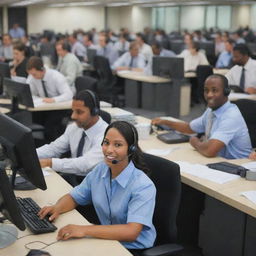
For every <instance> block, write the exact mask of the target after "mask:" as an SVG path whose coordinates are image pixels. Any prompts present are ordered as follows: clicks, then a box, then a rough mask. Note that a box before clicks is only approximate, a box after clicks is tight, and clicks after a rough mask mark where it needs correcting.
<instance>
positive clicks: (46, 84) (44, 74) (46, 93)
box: [27, 56, 73, 103]
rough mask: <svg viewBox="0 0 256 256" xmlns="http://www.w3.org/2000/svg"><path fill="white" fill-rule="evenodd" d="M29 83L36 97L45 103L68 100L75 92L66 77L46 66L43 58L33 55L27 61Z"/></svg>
mask: <svg viewBox="0 0 256 256" xmlns="http://www.w3.org/2000/svg"><path fill="white" fill-rule="evenodd" d="M27 72H28V73H29V76H28V78H27V83H28V84H29V85H30V90H31V93H32V95H33V98H34V99H42V101H43V102H45V103H53V102H61V101H68V100H71V99H72V96H73V93H72V91H71V89H70V87H69V85H68V83H67V80H66V78H65V77H64V76H63V75H62V74H61V73H60V72H58V71H57V70H53V69H49V68H45V67H44V65H43V61H42V59H41V58H39V57H36V56H33V57H31V58H30V59H29V61H28V63H27Z"/></svg>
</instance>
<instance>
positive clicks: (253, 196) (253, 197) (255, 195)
mask: <svg viewBox="0 0 256 256" xmlns="http://www.w3.org/2000/svg"><path fill="white" fill-rule="evenodd" d="M240 195H241V196H245V197H246V198H247V199H249V200H250V201H251V202H253V203H255V204H256V191H255V190H251V191H245V192H241V193H240Z"/></svg>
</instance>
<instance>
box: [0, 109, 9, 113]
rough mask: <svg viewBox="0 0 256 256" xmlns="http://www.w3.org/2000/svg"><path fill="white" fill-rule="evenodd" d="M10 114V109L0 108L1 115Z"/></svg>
mask: <svg viewBox="0 0 256 256" xmlns="http://www.w3.org/2000/svg"><path fill="white" fill-rule="evenodd" d="M9 112H10V109H8V108H2V107H0V113H2V114H7V113H9Z"/></svg>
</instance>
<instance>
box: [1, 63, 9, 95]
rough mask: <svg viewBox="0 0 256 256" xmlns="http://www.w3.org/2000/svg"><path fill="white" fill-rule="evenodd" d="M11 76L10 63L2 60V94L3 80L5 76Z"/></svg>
mask: <svg viewBox="0 0 256 256" xmlns="http://www.w3.org/2000/svg"><path fill="white" fill-rule="evenodd" d="M5 77H7V78H11V73H10V67H9V64H7V63H3V62H0V94H3V92H4V90H3V80H4V78H5Z"/></svg>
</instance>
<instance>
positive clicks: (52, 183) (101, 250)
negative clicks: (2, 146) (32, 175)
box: [0, 171, 131, 256]
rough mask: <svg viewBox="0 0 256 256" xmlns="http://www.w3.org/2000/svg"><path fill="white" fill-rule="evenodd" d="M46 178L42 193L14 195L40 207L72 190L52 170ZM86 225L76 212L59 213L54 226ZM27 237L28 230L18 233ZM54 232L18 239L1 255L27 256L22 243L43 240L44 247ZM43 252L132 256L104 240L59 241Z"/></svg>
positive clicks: (52, 240) (0, 253)
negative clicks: (34, 202) (27, 199)
mask: <svg viewBox="0 0 256 256" xmlns="http://www.w3.org/2000/svg"><path fill="white" fill-rule="evenodd" d="M50 174H51V175H49V176H46V177H45V179H46V182H47V187H48V189H47V190H46V191H41V190H39V189H37V190H34V191H33V192H31V191H19V192H16V195H17V196H20V197H32V198H33V199H34V200H35V201H36V202H37V203H38V204H39V205H40V206H44V205H47V204H54V203H55V202H56V201H57V199H59V198H60V197H61V196H62V195H64V194H66V193H68V192H69V191H70V190H71V186H70V185H69V184H68V183H67V182H65V181H64V180H63V179H62V178H61V177H60V176H59V175H58V174H56V173H55V172H54V171H50ZM71 223H73V224H79V225H83V224H85V225H86V224H88V222H87V220H86V219H85V218H84V217H83V216H82V215H80V214H79V213H78V212H77V211H76V210H73V211H71V212H68V213H65V214H62V215H61V216H60V217H59V218H58V219H57V220H56V222H55V223H54V224H55V225H56V226H57V227H58V228H61V227H63V226H64V225H67V224H71ZM27 234H30V232H29V231H28V230H25V231H19V234H18V236H19V237H22V236H25V235H27ZM56 236H57V231H55V232H54V233H47V234H42V235H32V236H28V237H24V238H21V239H20V240H17V241H16V242H15V243H13V244H12V245H10V246H9V247H7V248H5V249H1V250H0V256H14V255H26V253H27V252H28V250H27V249H26V248H25V247H24V245H25V244H27V243H29V242H32V241H42V242H45V243H47V244H49V243H52V242H54V241H55V240H56ZM38 246H39V248H41V247H43V245H42V244H39V245H38ZM30 248H34V249H38V247H37V248H36V247H35V244H34V245H33V244H31V245H30ZM45 250H46V251H48V252H49V253H51V255H52V256H58V255H63V256H65V255H75V256H84V255H90V256H103V255H111V256H129V255H131V254H130V253H129V252H128V251H127V250H126V249H125V248H124V247H123V246H122V245H121V244H120V243H119V242H117V241H112V240H103V239H95V238H82V239H72V240H69V241H65V242H64V241H60V242H58V243H56V244H53V245H51V246H49V247H47V248H45Z"/></svg>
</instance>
